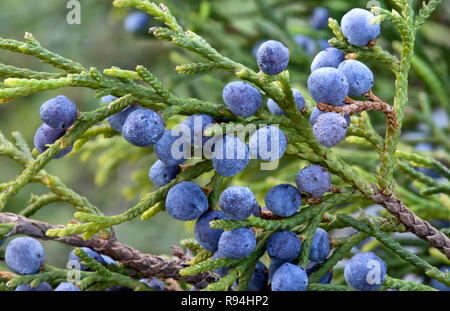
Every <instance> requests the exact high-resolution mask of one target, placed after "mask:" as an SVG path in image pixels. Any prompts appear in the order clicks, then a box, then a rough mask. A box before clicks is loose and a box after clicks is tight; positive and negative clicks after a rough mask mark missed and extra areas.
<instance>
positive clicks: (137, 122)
mask: <svg viewBox="0 0 450 311" xmlns="http://www.w3.org/2000/svg"><path fill="white" fill-rule="evenodd" d="M163 134H164V121H163V119H161V117H160V116H159V114H157V113H156V112H154V111H153V110H151V109H144V108H143V109H138V110H135V111H133V112H132V113H130V115H129V116H128V118H127V120H126V121H125V124H124V125H123V129H122V135H123V137H124V138H125V139H126V140H127V141H128V142H129V143H131V144H133V145H135V146H138V147H148V146H151V145H153V144H155V143H156V142H157V141H158V140H159V139H160V138H161V137H162V136H163Z"/></svg>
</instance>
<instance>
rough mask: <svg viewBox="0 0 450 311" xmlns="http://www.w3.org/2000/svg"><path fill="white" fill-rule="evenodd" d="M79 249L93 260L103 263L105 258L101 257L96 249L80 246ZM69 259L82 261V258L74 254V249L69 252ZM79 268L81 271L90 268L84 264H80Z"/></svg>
mask: <svg viewBox="0 0 450 311" xmlns="http://www.w3.org/2000/svg"><path fill="white" fill-rule="evenodd" d="M81 249H82V250H83V251H84V252H85V253H86V254H88V255H89V256H90V257H91V258H92V259H94V260H95V261H97V262H98V263H100V264H102V265H105V260H104V259H103V257H102V256H101V255H100V254H99V253H97V252H96V251H93V250H92V249H90V248H89V247H81ZM71 260H75V261H78V262H79V263H81V262H82V260H81V259H80V258H78V256H77V255H75V253H74V251H71V252H70V254H69V261H71ZM80 269H81V271H86V270H88V271H89V270H90V268H89V267H88V266H86V265H83V264H81V265H80Z"/></svg>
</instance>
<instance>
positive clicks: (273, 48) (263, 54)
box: [256, 40, 289, 75]
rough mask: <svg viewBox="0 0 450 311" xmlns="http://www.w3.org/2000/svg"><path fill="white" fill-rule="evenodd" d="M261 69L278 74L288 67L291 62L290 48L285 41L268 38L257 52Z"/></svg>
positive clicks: (271, 73)
mask: <svg viewBox="0 0 450 311" xmlns="http://www.w3.org/2000/svg"><path fill="white" fill-rule="evenodd" d="M256 61H257V63H258V67H259V69H261V71H262V72H264V73H265V74H268V75H277V74H279V73H280V72H282V71H283V70H285V69H286V67H287V65H288V63H289V49H288V48H287V47H285V46H284V45H283V43H281V42H279V41H275V40H268V41H266V42H264V43H263V44H261V46H260V47H259V49H258V52H256Z"/></svg>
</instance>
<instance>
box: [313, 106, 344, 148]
mask: <svg viewBox="0 0 450 311" xmlns="http://www.w3.org/2000/svg"><path fill="white" fill-rule="evenodd" d="M347 127H348V125H347V121H346V120H345V118H344V117H343V116H341V115H340V114H338V113H335V112H327V113H324V114H322V115H320V116H319V117H317V119H316V121H315V122H314V125H313V134H314V137H315V138H316V140H317V141H318V142H319V143H320V144H321V145H323V146H325V147H328V148H329V147H333V146H335V145H337V144H339V143H340V142H341V141H343V140H344V139H345V136H346V135H347Z"/></svg>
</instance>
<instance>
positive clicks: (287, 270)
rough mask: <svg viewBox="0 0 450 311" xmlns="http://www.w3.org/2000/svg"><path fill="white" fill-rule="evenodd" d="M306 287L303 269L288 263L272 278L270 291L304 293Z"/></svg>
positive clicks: (306, 278) (306, 276)
mask: <svg viewBox="0 0 450 311" xmlns="http://www.w3.org/2000/svg"><path fill="white" fill-rule="evenodd" d="M307 286H308V275H307V274H306V271H305V268H303V267H300V266H297V265H293V264H290V263H284V264H283V265H282V266H281V267H279V268H278V269H277V271H275V273H274V274H273V277H272V285H271V287H272V291H305V290H306V288H307Z"/></svg>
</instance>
